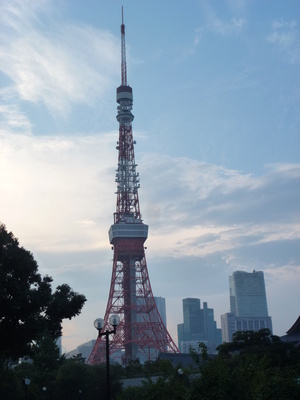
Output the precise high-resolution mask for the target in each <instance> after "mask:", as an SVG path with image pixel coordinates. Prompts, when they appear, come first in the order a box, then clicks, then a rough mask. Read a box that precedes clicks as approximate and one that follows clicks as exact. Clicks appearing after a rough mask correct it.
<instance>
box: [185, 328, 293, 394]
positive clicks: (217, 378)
mask: <svg viewBox="0 0 300 400" xmlns="http://www.w3.org/2000/svg"><path fill="white" fill-rule="evenodd" d="M218 349H219V355H218V356H217V357H216V358H214V359H209V360H207V362H205V363H202V364H200V366H199V372H200V374H199V377H198V378H197V379H195V380H193V381H192V384H191V389H190V393H189V397H188V399H189V400H196V399H199V394H200V393H201V397H200V398H201V399H202V400H206V399H207V400H208V399H216V400H218V399H220V400H221V399H222V400H227V399H228V400H235V399H236V400H238V399H243V400H256V399H259V400H282V399H285V400H296V399H298V398H300V385H299V382H298V377H299V375H300V357H299V353H298V351H297V349H296V348H295V347H294V346H293V345H292V344H289V343H284V342H282V341H281V340H280V338H279V337H277V336H273V335H271V333H270V331H269V330H267V329H263V330H261V331H258V332H253V331H247V332H237V333H236V334H235V335H234V337H233V340H232V342H231V343H224V344H222V345H221V346H219V348H218Z"/></svg>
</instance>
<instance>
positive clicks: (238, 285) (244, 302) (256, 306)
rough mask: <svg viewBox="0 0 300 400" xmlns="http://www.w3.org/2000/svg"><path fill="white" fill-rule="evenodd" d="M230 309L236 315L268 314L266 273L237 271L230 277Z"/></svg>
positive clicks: (254, 315) (256, 315)
mask: <svg viewBox="0 0 300 400" xmlns="http://www.w3.org/2000/svg"><path fill="white" fill-rule="evenodd" d="M229 290H230V310H231V312H232V314H234V315H235V316H236V317H266V316H267V315H268V306H267V296H266V288H265V280H264V273H263V272H262V271H255V270H254V271H253V272H250V273H249V272H245V271H235V272H234V273H233V274H232V276H230V277H229Z"/></svg>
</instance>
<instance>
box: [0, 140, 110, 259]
mask: <svg viewBox="0 0 300 400" xmlns="http://www.w3.org/2000/svg"><path fill="white" fill-rule="evenodd" d="M115 135H117V134H116V133H115ZM115 135H114V134H110V133H107V134H102V135H98V136H97V135H95V136H93V137H92V136H90V137H88V136H82V137H72V138H69V137H52V136H51V137H48V136H39V137H36V136H33V135H24V134H12V133H9V134H2V135H0V142H1V158H0V163H1V172H0V185H1V193H2V195H1V197H0V205H1V206H0V208H1V211H2V213H1V215H2V217H1V219H2V222H4V223H6V224H7V227H8V229H10V230H12V231H13V232H15V234H16V235H17V236H18V235H20V237H22V236H23V237H24V238H26V239H25V244H26V245H28V246H29V248H31V249H32V250H39V251H42V250H43V251H46V250H50V249H51V250H52V251H66V252H68V251H71V250H74V249H76V248H78V247H79V248H82V249H88V248H89V249H91V248H94V247H99V246H100V247H101V246H102V245H101V243H105V246H106V244H107V233H106V231H107V229H108V227H109V223H110V221H109V217H110V216H111V215H112V213H113V211H114V209H113V208H114V202H115V199H114V189H115V188H114V182H113V176H114V170H113V168H114V167H113V166H112V160H114V154H113V151H114V150H115V149H114V146H113V145H112V142H114V139H115V138H114V136H115ZM103 220H105V229H104V228H103V226H102V223H103ZM99 231H100V232H101V233H100V232H99ZM80 242H81V244H79V243H80Z"/></svg>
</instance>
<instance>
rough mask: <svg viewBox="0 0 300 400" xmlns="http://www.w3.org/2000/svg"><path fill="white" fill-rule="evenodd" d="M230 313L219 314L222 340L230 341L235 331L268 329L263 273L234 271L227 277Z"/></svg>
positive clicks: (270, 323) (269, 318) (269, 325)
mask: <svg viewBox="0 0 300 400" xmlns="http://www.w3.org/2000/svg"><path fill="white" fill-rule="evenodd" d="M229 295H230V313H226V314H223V315H222V316H221V327H222V340H223V342H230V341H231V340H232V335H233V334H234V333H235V332H237V331H247V330H249V331H258V330H260V329H264V328H267V329H270V331H271V332H272V319H271V317H270V316H269V315H268V306H267V296H266V288H265V280H264V273H263V272H262V271H255V270H254V271H253V272H245V271H235V272H234V273H233V274H232V276H230V277H229Z"/></svg>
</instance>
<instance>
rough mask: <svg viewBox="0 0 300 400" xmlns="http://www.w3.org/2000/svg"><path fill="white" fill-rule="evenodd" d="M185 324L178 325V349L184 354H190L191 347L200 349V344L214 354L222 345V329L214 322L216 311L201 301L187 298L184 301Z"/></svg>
mask: <svg viewBox="0 0 300 400" xmlns="http://www.w3.org/2000/svg"><path fill="white" fill-rule="evenodd" d="M182 308H183V324H179V325H177V334H178V347H179V350H180V351H181V352H182V353H188V352H189V349H190V347H193V348H195V349H198V343H199V342H203V343H205V344H206V346H207V348H208V351H209V352H211V353H213V352H214V351H215V349H216V347H217V346H218V345H219V344H221V342H222V340H221V329H218V328H217V324H216V321H215V320H214V310H213V309H212V308H208V307H207V303H206V302H204V303H203V309H201V303H200V299H195V298H187V299H183V300H182Z"/></svg>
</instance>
